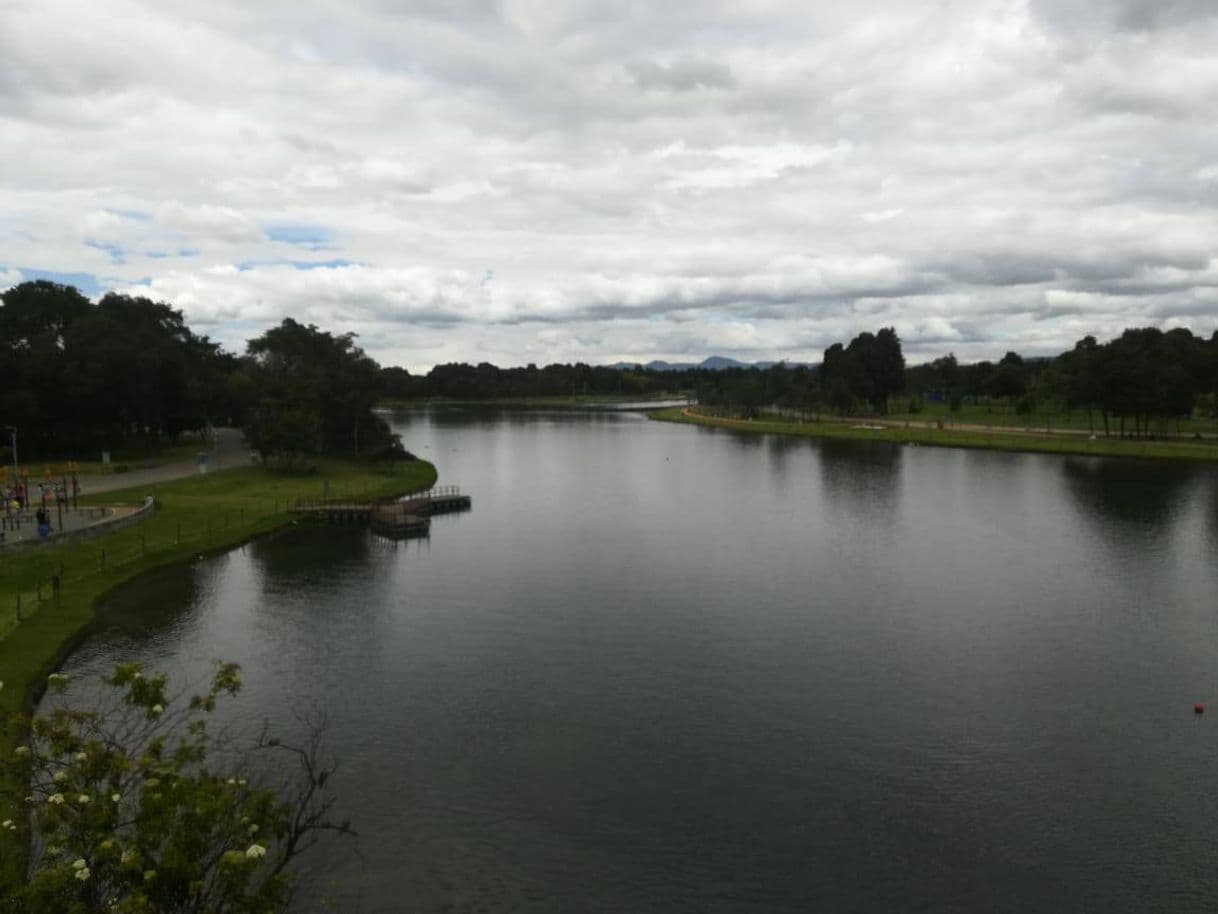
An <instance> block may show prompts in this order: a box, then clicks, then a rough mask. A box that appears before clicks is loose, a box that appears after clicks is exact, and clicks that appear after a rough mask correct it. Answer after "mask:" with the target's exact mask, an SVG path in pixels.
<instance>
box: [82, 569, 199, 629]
mask: <svg viewBox="0 0 1218 914" xmlns="http://www.w3.org/2000/svg"><path fill="white" fill-rule="evenodd" d="M212 564H213V563H207V564H204V565H196V564H190V565H175V566H173V567H171V568H164V569H160V570H157V571H153V572H149V573H148V574H145V575H142V576H140V577H139V578H137V579H136V580H134V581H132V582H131V583H130V584H127V585H124V586H122V587H119V588H118V589H116V590H114V591H112V592H111V594H110V595H109V596H108V597H107V598H106V599H105V600H104V601H103V602H102V603H101V605H100V606H99V607H98V618H99V620H100V621H101V623H102V624H103V625H104V626H105V627H106V628H107V629H109V630H111V631H114V632H117V633H120V634H122V635H124V636H126V637H129V638H130V639H132V641H134V642H137V643H138V642H140V641H145V640H148V639H150V638H153V637H155V636H156V635H157V634H158V633H160V632H163V631H165V630H167V629H169V628H171V627H173V626H174V625H175V624H178V623H179V622H180V621H181V618H182V615H183V613H185V612H188V611H189V610H190V609H191V608H194V609H197V606H198V603H199V597H200V595H201V594H202V592H203V590H204V586H203V581H204V579H205V578H207V577H209V576H211V575H213V574H214V573H215V569H214V568H213V567H212Z"/></svg>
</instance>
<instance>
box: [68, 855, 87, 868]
mask: <svg viewBox="0 0 1218 914" xmlns="http://www.w3.org/2000/svg"><path fill="white" fill-rule="evenodd" d="M88 865H89V864H87V863H85V861H84V858H83V857H77V858H76V859H75V860H73V861H72V869H74V870H83V869H84V868H85V867H87V866H88Z"/></svg>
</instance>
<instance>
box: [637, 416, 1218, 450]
mask: <svg viewBox="0 0 1218 914" xmlns="http://www.w3.org/2000/svg"><path fill="white" fill-rule="evenodd" d="M696 409H697V408H696V407H684V408H681V407H673V408H669V409H659V410H653V411H651V412H649V413H648V418H650V419H654V420H656V421H657V422H675V423H679V424H684V425H696V426H700V427H702V428H720V429H726V430H729V431H735V432H745V433H750V434H768V435H787V436H793V437H802V438H833V439H838V440H842V439H845V440H851V441H886V442H889V443H891V444H904V445H910V446H926V447H943V448H964V449H968V450H987V451H1008V452H1017V453H1032V454H1061V455H1064V456H1078V457H1117V458H1125V459H1137V460H1186V461H1191V462H1194V463H1215V462H1218V445H1216V444H1215V443H1213V442H1212V441H1205V442H1191V441H1144V440H1136V439H1127V438H1125V439H1123V438H1102V437H1097V438H1095V439H1091V438H1090V437H1087V436H1085V435H1080V434H1077V433H1069V434H1060V435H1058V434H1052V433H1050V434H1045V433H1043V432H1040V431H1037V430H1034V429H1033V430H1025V429H1019V428H1013V427H1012V428H1002V427H995V428H991V429H986V430H979V429H972V428H970V429H953V428H942V429H939V428H935V427H933V426H925V425H924V426H912V425H911V426H909V427H905V426H903V425H900V424H897V423H895V422H893V421H892V420H884V419H871V418H865V419H845V420H840V421H839V420H835V419H830V420H819V421H813V420H809V421H800V420H795V419H780V418H770V417H763V418H759V419H734V418H727V417H722V416H706V415H703V414H701V413H699V412H697V411H696Z"/></svg>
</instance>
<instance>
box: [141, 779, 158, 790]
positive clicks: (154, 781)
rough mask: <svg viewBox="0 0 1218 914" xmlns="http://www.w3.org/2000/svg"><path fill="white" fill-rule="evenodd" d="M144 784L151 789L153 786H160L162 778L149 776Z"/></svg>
mask: <svg viewBox="0 0 1218 914" xmlns="http://www.w3.org/2000/svg"><path fill="white" fill-rule="evenodd" d="M144 786H145V787H147V788H148V789H149V790H151V789H152V788H153V787H160V786H161V779H160V778H149V779H148V780H146V781H144Z"/></svg>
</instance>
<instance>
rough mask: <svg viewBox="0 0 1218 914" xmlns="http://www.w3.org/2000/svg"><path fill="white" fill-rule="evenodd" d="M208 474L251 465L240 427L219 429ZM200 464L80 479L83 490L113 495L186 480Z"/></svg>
mask: <svg viewBox="0 0 1218 914" xmlns="http://www.w3.org/2000/svg"><path fill="white" fill-rule="evenodd" d="M208 458H209V459H208V467H207V472H209V473H214V472H216V471H217V470H227V469H231V468H232V467H239V466H249V465H250V456H249V448H247V447H246V446H245V441H244V438H243V437H242V435H241V429H239V428H218V429H216V439H215V442H214V443H213V448H212V450H211V451H210V452H209V453H208ZM198 472H199V465H198V463H197V461H195V460H193V459H192V460H182V461H179V462H177V463H167V464H164V465H163V466H159V467H150V468H148V469H147V470H132V471H131V472H129V473H111V474H109V475H106V476H82V477H80V491H81V492H82V493H85V492H87V493H89V494H90V495H95V494H97V493H98V492H113V491H115V490H116V489H133V488H136V487H137V486H150V485H155V484H157V483H158V482H169V481H170V480H172V479H184V478H186V477H187V476H195V475H197V474H198Z"/></svg>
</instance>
